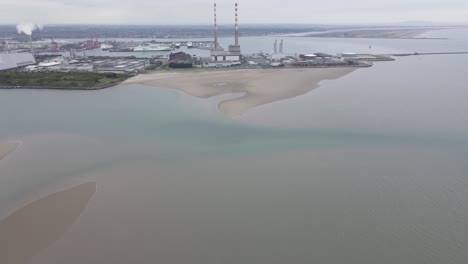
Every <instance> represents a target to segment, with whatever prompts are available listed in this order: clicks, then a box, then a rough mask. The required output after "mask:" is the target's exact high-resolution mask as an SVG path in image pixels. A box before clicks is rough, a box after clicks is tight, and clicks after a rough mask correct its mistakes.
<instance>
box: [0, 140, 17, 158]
mask: <svg viewBox="0 0 468 264" xmlns="http://www.w3.org/2000/svg"><path fill="white" fill-rule="evenodd" d="M18 145H19V144H18V143H16V142H0V160H2V159H3V158H5V157H6V156H8V154H10V153H12V152H13V151H15V150H16V148H18Z"/></svg>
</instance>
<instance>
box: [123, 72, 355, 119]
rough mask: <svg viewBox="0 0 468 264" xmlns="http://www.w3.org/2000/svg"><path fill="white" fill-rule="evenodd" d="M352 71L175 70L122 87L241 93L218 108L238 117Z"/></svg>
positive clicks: (209, 94) (202, 93) (206, 95)
mask: <svg viewBox="0 0 468 264" xmlns="http://www.w3.org/2000/svg"><path fill="white" fill-rule="evenodd" d="M354 70H355V68H313V69H242V70H213V71H190V72H189V71H186V72H183V71H177V72H167V73H151V74H143V75H139V76H136V77H134V78H131V79H129V80H127V81H126V82H124V84H140V85H146V86H154V87H159V88H171V89H177V90H180V91H183V92H185V93H187V94H189V95H192V96H195V97H200V98H209V97H213V96H217V95H222V94H231V93H243V95H241V96H240V97H237V98H234V99H230V100H226V101H222V102H220V103H219V105H218V108H219V110H220V111H221V112H223V113H224V114H225V115H227V116H238V115H242V114H243V113H245V112H246V111H247V110H248V109H250V108H253V107H256V106H260V105H264V104H268V103H271V102H275V101H279V100H284V99H288V98H292V97H296V96H299V95H302V94H305V93H308V92H310V91H311V90H312V89H314V88H317V87H319V84H320V82H321V81H324V80H333V79H337V78H340V77H342V76H345V75H347V74H348V73H350V72H352V71H354Z"/></svg>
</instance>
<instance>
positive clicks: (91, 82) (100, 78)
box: [0, 72, 131, 89]
mask: <svg viewBox="0 0 468 264" xmlns="http://www.w3.org/2000/svg"><path fill="white" fill-rule="evenodd" d="M130 77H131V75H127V74H117V73H97V72H0V87H1V86H10V87H11V86H20V87H21V86H23V87H44V88H70V89H73V88H80V89H98V88H103V87H108V86H112V85H114V84H118V83H120V82H123V81H125V80H126V79H128V78H130Z"/></svg>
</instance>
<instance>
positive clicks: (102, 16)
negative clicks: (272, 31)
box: [0, 0, 468, 25]
mask: <svg viewBox="0 0 468 264" xmlns="http://www.w3.org/2000/svg"><path fill="white" fill-rule="evenodd" d="M3 2H4V3H2V8H1V9H0V24H2V25H10V24H11V25H12V24H18V23H24V22H31V23H36V24H59V25H75V24H78V25H81V24H85V25H90V24H91V25H111V24H119V25H210V24H211V22H212V20H213V3H214V2H215V1H212V0H210V1H208V0H174V1H165V2H154V1H146V0H134V1H125V0H113V1H110V0H94V1H91V0H84V1H79V2H75V1H70V0H36V1H21V2H18V1H15V0H3ZM235 2H238V4H239V20H240V23H241V24H244V25H245V24H301V25H373V24H399V23H414V22H417V23H421V21H422V22H424V23H431V24H447V23H448V24H465V23H466V24H468V20H467V17H468V2H466V1H462V0H448V1H444V2H440V1H436V0H429V1H423V0H408V1H403V0H396V1H392V2H391V3H390V2H387V1H369V0H357V1H353V2H352V3H350V2H347V1H342V0H329V1H326V2H309V1H303V0H293V1H288V2H287V4H284V2H283V1H281V2H280V1H278V0H273V1H266V0H251V1H217V5H218V8H217V9H218V22H219V23H220V24H232V23H233V19H234V18H233V9H234V3H235ZM426 21H427V22H426ZM430 21H434V22H430Z"/></svg>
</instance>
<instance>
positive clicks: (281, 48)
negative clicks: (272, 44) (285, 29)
mask: <svg viewBox="0 0 468 264" xmlns="http://www.w3.org/2000/svg"><path fill="white" fill-rule="evenodd" d="M279 52H280V53H283V40H281V42H280V45H279Z"/></svg>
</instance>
